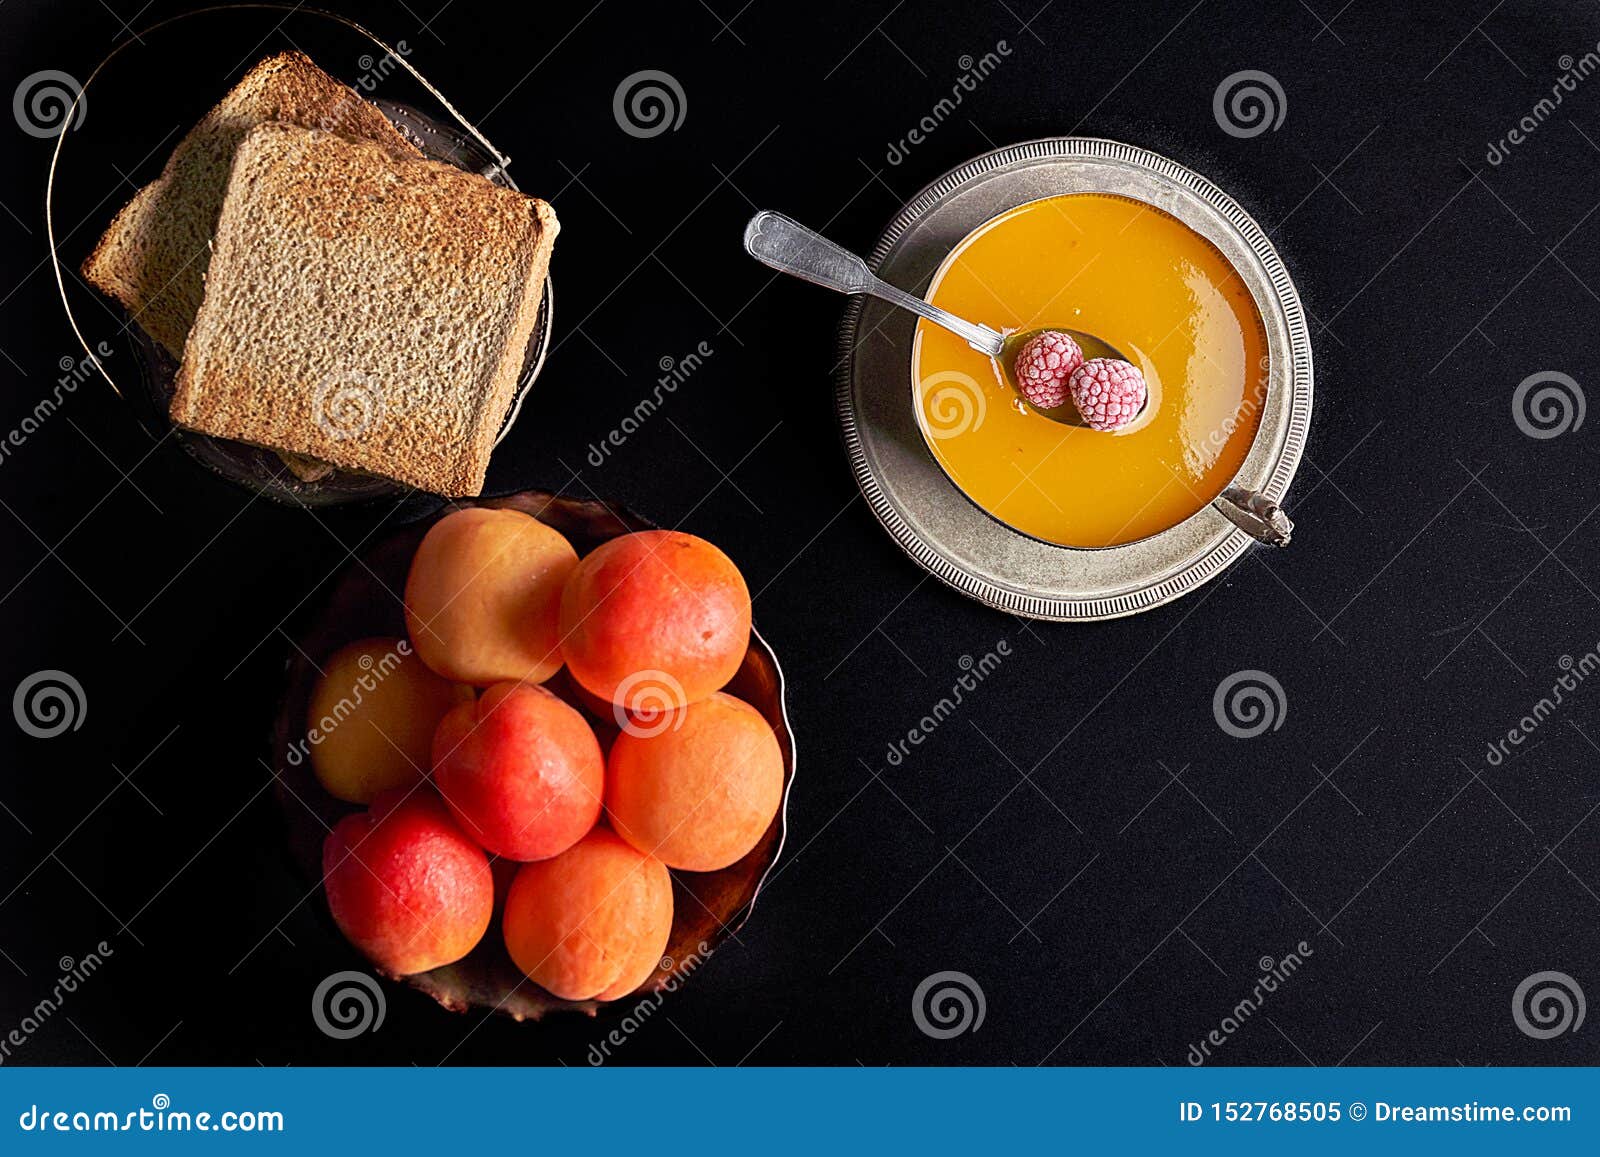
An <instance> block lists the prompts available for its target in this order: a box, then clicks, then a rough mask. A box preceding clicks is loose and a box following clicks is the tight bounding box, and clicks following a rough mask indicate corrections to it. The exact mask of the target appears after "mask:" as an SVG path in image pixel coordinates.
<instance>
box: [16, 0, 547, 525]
mask: <svg viewBox="0 0 1600 1157" xmlns="http://www.w3.org/2000/svg"><path fill="white" fill-rule="evenodd" d="M289 49H299V50H301V51H303V52H305V53H306V54H307V55H309V56H310V57H311V58H312V59H313V60H315V61H316V62H317V64H318V65H320V66H321V67H322V68H323V69H324V70H325V71H327V72H328V73H329V74H331V75H332V76H334V77H335V78H336V79H338V80H341V81H343V82H344V83H346V84H349V85H351V86H352V87H354V88H355V89H356V90H357V92H359V93H360V94H361V95H362V96H364V97H365V98H366V99H367V100H369V101H371V103H373V104H374V105H376V106H377V107H378V108H379V110H380V111H382V113H383V114H384V116H386V117H387V118H388V119H389V121H390V122H391V123H392V124H394V125H395V127H396V128H398V129H399V130H400V131H401V133H402V134H404V135H405V136H406V138H407V139H409V140H410V141H411V143H412V144H414V145H416V146H417V148H418V149H420V150H421V151H422V153H423V154H424V155H425V156H427V157H428V158H429V159H431V160H435V161H441V162H444V163H446V164H450V165H454V166H456V167H457V168H461V169H466V170H469V171H472V172H478V173H482V174H483V175H484V176H486V177H488V178H489V179H490V180H492V181H494V182H495V183H496V184H498V185H502V186H504V187H506V188H510V189H516V188H517V185H516V182H515V181H513V180H512V179H511V177H510V175H509V174H508V173H507V171H506V167H507V165H509V163H510V160H509V158H507V157H506V156H505V155H504V154H502V153H501V152H499V150H497V149H496V148H495V147H494V146H493V145H492V144H491V143H490V142H489V141H488V140H487V138H485V137H484V136H483V134H482V133H480V132H479V131H478V130H477V129H476V128H475V127H474V126H473V125H472V124H471V123H469V122H468V121H467V120H466V119H465V118H464V117H462V116H461V114H460V113H458V112H457V111H456V110H455V108H454V107H453V106H452V105H451V104H450V103H449V101H448V100H446V99H445V97H444V96H443V94H441V93H440V92H439V91H438V90H437V89H435V88H434V87H433V86H432V85H431V84H429V83H428V81H427V80H426V79H425V78H423V76H422V75H421V74H420V73H419V72H418V71H417V69H416V67H415V66H414V64H413V63H412V59H411V58H412V57H413V55H415V53H414V49H413V48H412V47H409V46H408V45H407V44H406V42H405V41H398V42H397V43H396V44H395V45H393V46H391V45H389V44H386V43H384V42H383V41H382V40H380V39H378V38H377V37H376V36H374V35H373V34H372V33H370V32H368V31H367V30H366V29H365V28H362V27H361V26H360V25H358V24H356V23H354V22H353V21H349V20H346V19H345V18H344V17H341V16H337V15H333V14H330V13H324V12H318V11H315V10H313V9H306V8H296V7H291V6H290V5H286V4H232V5H223V6H219V7H215V8H205V9H200V10H198V11H195V12H190V13H187V14H185V15H183V16H177V17H173V18H171V19H169V20H165V21H162V22H160V23H158V24H156V25H154V26H152V27H150V28H147V29H144V30H142V31H140V32H138V33H136V34H133V35H131V36H130V38H129V39H128V40H126V41H124V42H122V43H121V44H119V45H118V46H117V47H116V48H115V49H113V50H112V52H111V54H110V55H109V56H107V57H106V59H105V60H104V61H102V62H101V63H100V64H99V66H97V67H96V68H95V69H94V71H93V72H91V73H89V74H88V75H87V77H86V78H85V80H84V82H83V84H82V87H81V89H80V90H79V92H78V94H77V98H76V101H75V102H74V104H73V107H72V109H70V110H68V111H67V112H66V113H65V114H64V116H63V120H62V123H63V124H66V125H70V126H72V127H70V128H68V129H65V130H63V131H62V132H61V135H60V136H59V137H58V138H57V140H56V149H55V155H54V157H53V158H52V160H51V166H50V181H49V186H48V190H47V196H46V206H45V213H46V223H47V225H48V227H49V232H50V250H51V259H52V261H53V262H54V264H55V271H56V281H57V284H58V286H59V288H60V290H61V301H62V306H63V307H64V308H65V310H66V313H67V320H68V322H69V323H70V324H71V325H72V328H73V332H74V333H75V334H76V335H77V337H78V340H79V342H80V343H81V344H82V346H83V353H84V362H83V364H84V365H86V366H87V367H90V368H89V369H88V372H90V373H98V374H99V375H100V376H102V377H103V378H104V379H105V380H106V381H107V382H108V383H109V384H110V385H111V388H112V389H113V390H114V391H116V393H117V394H118V395H119V396H120V397H122V398H123V399H124V400H125V401H127V402H128V403H129V404H130V405H131V406H132V407H133V409H134V411H135V413H136V415H137V416H138V418H139V420H140V422H141V423H142V424H143V425H144V427H145V428H146V429H147V430H148V431H149V432H150V433H151V435H152V437H155V438H157V439H163V438H166V437H173V438H176V439H177V440H178V441H179V443H180V444H181V445H182V446H183V447H184V449H185V450H186V451H188V453H189V454H190V455H191V456H192V457H193V458H194V459H195V460H196V461H198V462H199V463H200V464H201V465H203V466H205V467H207V468H208V469H210V470H212V471H214V472H215V473H217V474H220V475H221V476H222V477H224V478H226V479H228V480H229V481H231V482H234V483H237V484H238V485H240V486H243V487H245V488H246V489H249V490H252V491H255V492H257V493H259V494H262V495H264V496H265V497H268V498H272V499H275V500H277V501H279V502H283V503H286V504H289V505H297V506H313V507H325V506H334V505H340V504H344V503H350V502H361V501H370V500H375V499H383V498H393V499H399V498H403V497H404V496H406V495H408V494H412V493H414V491H413V490H412V489H411V488H410V487H408V486H406V485H404V484H403V483H399V482H395V481H393V480H392V479H388V478H382V477H378V476H376V475H370V474H360V473H356V472H353V471H346V470H331V472H329V473H328V474H326V475H325V476H323V477H320V478H315V479H306V478H302V477H300V476H299V475H297V474H296V472H295V471H294V470H291V469H290V467H289V466H288V465H287V464H286V463H285V462H284V460H283V459H282V458H280V457H279V456H278V455H277V454H276V453H275V452H273V451H271V450H267V449H264V448H262V447H259V446H252V445H249V444H247V443H243V442H234V441H230V440H228V439H223V438H212V437H208V436H206V435H204V434H198V433H194V432H192V431H188V430H182V429H178V428H175V427H174V426H173V425H172V423H171V421H170V420H169V418H168V416H167V415H168V407H169V405H170V402H171V399H172V390H173V381H174V378H175V376H176V374H177V369H178V365H177V362H176V361H175V360H174V359H173V357H172V356H171V354H170V353H168V352H167V350H166V349H165V348H164V347H163V346H161V344H160V343H158V342H156V341H155V340H153V339H152V338H150V337H149V336H148V335H147V334H146V333H145V332H144V331H143V330H142V329H140V328H139V326H138V325H137V324H135V323H134V321H133V319H132V318H131V316H130V315H129V314H128V312H127V311H126V310H125V309H123V308H122V307H121V306H119V305H118V304H117V303H116V302H114V301H112V300H111V299H110V298H108V297H105V296H104V295H102V294H100V293H99V292H98V291H97V290H95V289H94V288H93V287H92V286H90V285H88V284H87V283H86V282H85V281H84V280H83V278H82V276H81V275H80V274H79V272H78V268H79V266H80V265H81V263H82V261H83V258H84V257H85V256H86V255H87V254H88V252H89V250H90V249H91V248H93V246H94V244H95V241H96V240H97V239H98V238H99V236H100V234H101V232H102V231H103V230H104V229H105V227H106V226H107V225H108V224H109V223H110V221H111V218H112V216H113V215H114V214H115V213H116V211H117V210H118V209H120V208H121V207H122V205H123V204H124V203H126V201H127V200H128V198H129V197H131V196H132V195H133V193H134V191H135V190H136V189H137V188H139V187H140V186H142V185H143V184H145V183H146V182H148V181H150V180H153V179H154V178H155V177H156V176H157V175H158V174H159V173H160V171H161V167H162V165H163V164H164V163H165V162H166V158H167V156H168V155H169V154H170V153H171V151H172V148H173V147H174V146H175V145H176V144H177V142H178V141H179V140H180V139H181V138H182V137H183V135H184V133H186V132H188V130H189V129H190V128H191V127H192V126H193V125H194V124H195V123H197V122H198V121H199V120H200V118H201V117H203V116H204V115H205V113H206V112H207V111H208V110H209V109H210V108H211V107H212V106H214V105H215V104H216V102H217V101H219V100H221V99H222V97H223V94H225V93H226V92H227V91H228V90H229V89H230V88H232V87H233V85H234V84H235V83H237V82H238V80H239V79H240V77H241V76H242V75H243V74H244V73H245V72H246V71H248V70H249V69H250V68H251V67H252V66H254V65H255V64H256V63H257V62H258V61H260V60H262V59H263V58H265V57H267V56H271V55H273V54H274V53H277V52H282V51H286V50H289ZM179 67H182V68H183V69H185V71H186V74H187V75H189V76H191V77H192V83H191V84H190V85H188V86H187V87H186V89H185V90H183V91H184V93H185V95H184V96H183V97H180V98H178V101H179V103H182V104H183V106H184V107H181V108H167V107H163V108H159V109H157V108H152V107H150V105H151V104H152V103H153V102H151V101H149V100H147V99H146V97H145V94H146V93H147V92H157V93H167V92H169V91H172V90H171V89H170V87H169V86H168V85H165V84H148V83H147V82H148V80H149V78H150V77H152V76H161V75H166V73H167V71H168V70H170V69H174V68H179ZM419 106H425V107H427V108H429V109H431V110H436V111H434V112H424V111H422V109H421V108H420V107H419ZM552 313H553V299H552V290H551V285H550V281H549V279H548V278H547V279H546V280H545V286H544V294H543V296H542V298H541V300H540V303H539V313H538V317H537V319H536V321H535V324H534V329H533V334H532V336H531V337H530V339H529V342H528V347H527V350H526V352H525V354H524V357H523V365H522V372H521V374H520V376H519V377H518V381H517V387H516V390H515V392H514V394H513V398H512V403H511V407H510V409H509V410H508V411H507V413H506V417H505V420H504V421H503V422H502V423H501V427H500V431H499V434H498V435H497V437H496V439H495V443H496V445H498V444H499V443H500V441H501V440H503V439H504V438H505V436H506V434H507V432H508V431H509V430H510V429H511V426H512V424H513V423H514V422H515V421H516V419H517V415H518V414H519V413H520V412H521V409H522V404H523V401H524V399H525V398H526V396H527V394H528V391H529V389H530V388H531V387H532V385H533V382H534V379H535V378H536V377H538V374H539V371H540V369H541V368H542V367H543V365H544V359H545V354H546V352H547V351H548V349H549V347H550V333H551V320H552Z"/></svg>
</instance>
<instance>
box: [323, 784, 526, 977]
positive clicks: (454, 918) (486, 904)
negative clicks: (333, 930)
mask: <svg viewBox="0 0 1600 1157" xmlns="http://www.w3.org/2000/svg"><path fill="white" fill-rule="evenodd" d="M408 793H409V794H408ZM322 881H323V886H324V888H326V890H327V893H328V908H329V910H330V911H332V913H333V920H334V923H336V924H337V925H338V926H339V930H340V931H341V932H343V933H344V934H345V938H346V939H348V940H349V941H350V943H352V944H354V945H355V946H356V947H357V948H359V949H360V950H361V951H362V952H364V953H366V955H367V956H368V957H369V958H370V959H371V960H372V962H373V963H374V964H375V965H377V966H378V968H380V969H382V970H383V971H384V972H387V973H390V974H392V975H395V976H409V975H411V974H412V973H414V972H426V971H428V970H429V969H430V968H438V967H440V966H441V965H445V964H450V963H452V962H453V961H456V960H460V959H461V958H462V957H463V956H465V955H466V954H467V953H469V952H471V951H472V949H473V948H474V947H476V946H477V943H478V941H480V940H482V939H483V934H484V933H485V932H486V931H488V928H489V919H490V916H491V914H492V912H493V909H494V881H493V879H492V877H491V875H490V872H489V858H488V857H487V856H485V855H484V854H483V849H482V848H480V847H478V845H477V844H476V843H474V842H473V841H472V840H471V839H469V838H468V837H467V835H466V833H464V832H463V831H462V830H461V828H460V827H459V826H457V824H456V822H455V820H454V819H452V818H451V816H450V813H449V811H448V810H447V809H446V808H445V806H444V804H443V803H442V802H440V800H439V797H438V796H437V795H435V794H434V793H433V791H432V790H430V789H428V788H425V787H424V788H408V789H403V790H402V789H395V790H392V791H387V792H383V793H382V794H380V795H379V796H378V798H377V799H375V800H373V802H372V808H371V810H369V811H365V812H361V813H359V814H357V815H351V816H346V817H345V818H344V819H342V820H340V821H339V822H338V824H336V825H335V826H334V829H333V830H332V831H331V832H329V833H328V836H327V838H326V839H325V840H324V841H323V844H322Z"/></svg>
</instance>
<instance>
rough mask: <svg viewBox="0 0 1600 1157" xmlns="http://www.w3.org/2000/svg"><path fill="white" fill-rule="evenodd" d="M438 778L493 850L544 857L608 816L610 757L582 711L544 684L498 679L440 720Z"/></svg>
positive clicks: (470, 827)
mask: <svg viewBox="0 0 1600 1157" xmlns="http://www.w3.org/2000/svg"><path fill="white" fill-rule="evenodd" d="M433 781H434V783H435V784H437V785H438V788H439V794H440V795H442V796H444V799H445V803H446V804H447V805H449V808H450V810H451V811H452V812H453V813H454V814H455V816H456V818H457V819H458V820H459V821H460V822H461V826H462V828H463V829H464V830H465V831H466V832H467V834H468V835H470V836H472V838H473V839H475V840H477V841H478V843H480V844H482V845H483V846H484V847H485V848H487V849H488V850H489V851H491V852H493V853H494V854H496V855H499V856H505V857H506V858H507V859H511V860H543V859H545V858H547V857H549V856H554V855H556V854H557V853H559V852H564V851H566V850H567V849H568V848H570V847H571V846H572V845H573V844H575V843H577V842H578V840H580V839H581V838H583V834H584V833H585V832H587V831H588V830H589V829H590V828H592V827H594V825H595V821H596V820H598V819H599V818H600V803H601V796H602V794H603V792H604V785H605V760H604V758H603V757H602V755H601V754H600V742H599V740H597V739H595V737H594V732H593V731H592V730H591V729H590V727H589V724H588V723H587V722H585V721H584V718H583V716H582V715H580V714H578V712H577V710H576V708H573V707H571V706H569V705H568V704H566V703H563V702H562V701H561V700H560V699H558V698H557V697H556V696H555V695H553V694H551V693H550V692H549V691H546V690H545V689H544V688H543V687H530V686H526V685H524V684H520V683H496V684H495V685H494V686H493V687H490V688H489V689H488V690H487V691H485V692H484V693H483V695H482V696H481V697H480V698H479V699H478V701H477V702H475V703H463V704H462V705H461V706H459V707H457V708H455V709H454V710H452V711H451V712H450V713H449V714H447V715H446V716H445V717H444V718H443V719H441V720H440V721H439V730H438V731H437V732H436V733H435V734H434V737H433Z"/></svg>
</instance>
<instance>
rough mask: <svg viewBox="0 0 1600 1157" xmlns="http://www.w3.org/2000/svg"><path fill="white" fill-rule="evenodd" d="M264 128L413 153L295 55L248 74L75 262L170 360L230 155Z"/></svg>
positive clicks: (188, 317) (195, 291) (183, 330)
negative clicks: (279, 125)
mask: <svg viewBox="0 0 1600 1157" xmlns="http://www.w3.org/2000/svg"><path fill="white" fill-rule="evenodd" d="M267 121H289V122H291V123H294V124H299V125H304V126H306V127H307V128H321V129H326V130H328V131H332V132H337V133H340V134H342V135H344V136H349V137H355V138H360V139H365V140H372V141H377V142H379V143H381V144H382V145H384V146H385V147H386V148H388V149H391V150H393V151H395V152H396V153H397V154H399V155H402V156H413V157H419V156H421V153H419V152H418V151H417V150H416V149H415V148H414V147H413V146H412V145H411V144H410V142H408V141H407V140H406V139H405V138H404V137H403V136H401V135H400V132H399V130H397V129H396V128H395V127H394V126H393V125H391V124H390V123H389V122H388V120H386V119H385V118H384V115H383V114H382V113H381V112H379V111H378V109H377V107H376V106H374V105H372V104H370V103H369V102H367V101H365V100H363V99H362V98H361V97H360V96H358V95H356V92H355V90H354V89H350V88H347V87H345V86H344V85H342V84H340V83H339V82H338V81H337V80H334V79H333V77H331V76H329V75H328V74H327V73H325V72H323V71H322V69H320V68H318V67H317V66H316V65H315V64H314V63H312V61H311V58H310V57H308V56H306V55H305V54H304V53H300V52H284V53H280V54H279V55H277V56H272V57H268V58H267V59H266V60H263V61H262V62H261V63H259V64H257V65H256V66H255V67H254V68H252V69H251V70H250V71H249V72H248V73H246V74H245V77H244V79H243V80H241V81H240V82H239V83H238V84H237V85H235V86H234V87H233V89H232V90H231V91H230V92H229V93H228V95H227V96H225V97H223V98H222V100H221V102H220V103H218V105H217V106H216V107H215V108H213V109H212V110H211V111H210V112H209V113H207V114H206V115H205V117H204V118H202V119H201V121H200V123H199V124H197V125H195V126H194V128H192V129H190V130H189V133H188V135H187V136H185V137H184V138H183V140H181V141H179V142H178V145H177V147H176V148H175V149H173V151H172V156H171V157H169V158H168V160H167V163H166V166H165V168H163V169H162V172H161V176H160V177H158V178H157V179H156V180H155V181H153V182H151V183H150V184H148V185H146V186H145V187H144V188H142V189H140V190H139V192H138V193H136V194H135V195H134V197H133V200H131V201H129V202H128V204H127V205H126V206H124V207H123V208H122V210H121V211H120V212H119V213H118V214H117V215H116V217H115V218H113V219H112V222H111V225H110V226H109V227H108V228H107V229H106V231H105V234H104V235H103V236H102V237H101V238H100V242H99V244H98V245H96V246H95V248H94V251H93V252H92V253H90V254H89V256H88V259H87V260H85V261H84V263H83V275H84V277H85V278H86V279H87V280H88V281H89V283H90V284H91V285H93V286H95V287H96V288H98V289H100V290H101V291H102V292H104V293H107V294H109V295H111V296H112V297H114V298H116V299H117V300H118V301H120V302H121V303H122V304H123V306H125V307H126V308H127V310H128V312H129V313H131V314H132V315H133V317H134V320H135V321H137V322H138V323H139V326H140V327H141V328H142V329H143V330H144V331H145V332H146V333H148V334H149V335H150V336H151V337H152V338H154V339H155V340H156V341H158V342H160V343H161V344H162V345H163V346H165V347H166V349H167V350H168V351H169V352H170V353H171V354H172V356H173V357H174V358H181V357H182V356H183V343H184V340H185V339H186V338H187V337H188V336H189V328H190V327H191V326H192V325H193V324H194V317H195V314H196V312H198V310H199V309H200V300H201V297H202V296H203V295H204V292H205V275H206V267H207V266H208V264H209V263H210V256H211V239H212V236H213V235H214V234H215V232H216V226H217V215H218V214H219V213H221V211H222V197H223V193H224V192H225V191H226V189H227V187H228V174H229V172H230V171H231V170H232V168H233V154H234V150H235V149H236V148H238V146H239V142H240V141H242V140H243V139H244V136H245V134H246V133H247V132H249V131H250V130H251V129H252V128H254V127H255V126H256V125H259V124H262V123H265V122H267Z"/></svg>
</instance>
